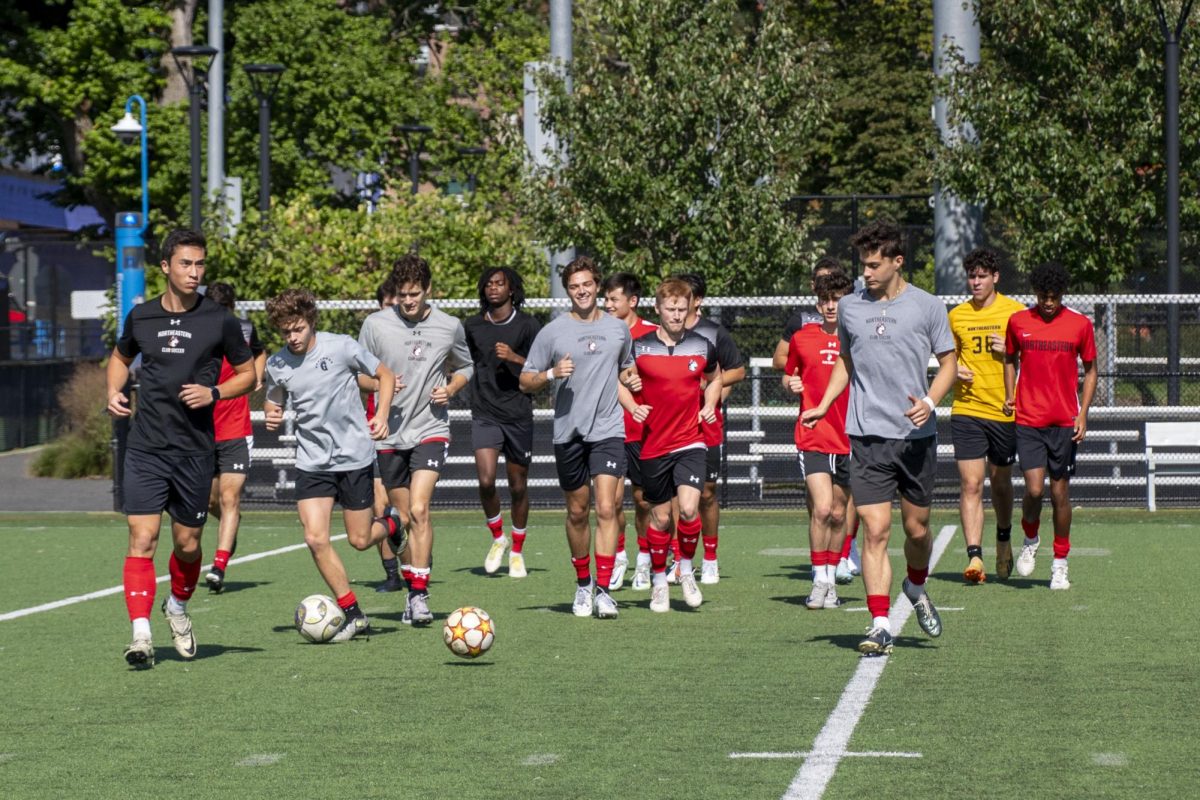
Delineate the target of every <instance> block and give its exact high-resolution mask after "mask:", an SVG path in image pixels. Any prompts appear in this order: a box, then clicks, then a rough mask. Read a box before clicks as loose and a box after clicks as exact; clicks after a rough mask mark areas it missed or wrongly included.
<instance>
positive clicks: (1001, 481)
mask: <svg viewBox="0 0 1200 800" xmlns="http://www.w3.org/2000/svg"><path fill="white" fill-rule="evenodd" d="M988 472H989V473H990V474H989V479H990V482H991V485H992V510H993V511H995V512H996V576H997V577H998V578H1000V580H1008V576H1009V575H1010V574H1011V573H1012V565H1013V555H1012V512H1013V483H1012V465H1011V464H1010V465H1008V466H1003V467H1002V466H999V465H997V464H992V463H991V462H989V463H988Z"/></svg>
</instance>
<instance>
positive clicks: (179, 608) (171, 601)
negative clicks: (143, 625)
mask: <svg viewBox="0 0 1200 800" xmlns="http://www.w3.org/2000/svg"><path fill="white" fill-rule="evenodd" d="M167 612H168V613H171V614H186V613H187V601H186V600H180V599H179V598H177V597H176V596H175V595H174V594H169V595H167Z"/></svg>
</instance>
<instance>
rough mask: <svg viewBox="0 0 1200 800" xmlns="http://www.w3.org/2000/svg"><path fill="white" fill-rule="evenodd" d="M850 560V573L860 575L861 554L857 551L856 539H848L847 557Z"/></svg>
mask: <svg viewBox="0 0 1200 800" xmlns="http://www.w3.org/2000/svg"><path fill="white" fill-rule="evenodd" d="M847 560H848V561H849V562H850V574H851V575H854V576H858V575H862V556H860V555H859V553H858V539H857V538H854V539H851V540H850V557H849V559H847Z"/></svg>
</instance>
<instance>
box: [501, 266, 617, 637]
mask: <svg viewBox="0 0 1200 800" xmlns="http://www.w3.org/2000/svg"><path fill="white" fill-rule="evenodd" d="M600 281H601V275H600V269H599V268H598V267H597V266H596V264H595V262H593V261H592V260H591V259H590V258H588V257H587V256H580V257H578V258H576V259H574V260H573V261H571V263H569V264H567V266H566V267H564V268H563V271H562V283H563V287H564V288H566V290H567V296H568V297H569V298H570V300H571V311H570V313H568V314H562V315H561V316H559V317H557V318H556V319H554V320H553V321H552V322H550V323H549V324H548V325H546V327H544V328H542V330H541V332H540V333H539V334H538V335H537V338H536V339H534V341H533V347H532V348H531V349H530V351H529V357H528V358H527V359H526V360H525V367H524V368H523V370H522V372H521V390H522V391H525V392H536V391H539V390H541V389H544V388H545V387H547V386H553V391H554V461H555V467H556V468H557V470H558V485H559V486H560V487H562V490H563V494H564V496H565V497H566V503H567V521H566V530H567V545H568V546H569V547H570V550H571V564H572V566H574V567H575V582H576V589H575V600H574V602H573V603H572V604H571V611H572V612H573V613H574V614H575V616H577V617H590V616H591V615H592V611H593V609H594V610H595V613H596V616H597V617H599V618H601V619H612V618H615V617H616V616H617V603H616V601H615V600H613V599H612V596H611V595H610V594H609V593H608V588H607V587H608V585H609V583H610V581H611V580H612V571H613V563H614V562H615V560H616V549H617V511H616V497H617V484H618V483H620V482H621V481H623V480H624V476H625V423H624V420H623V418H622V416H621V406H620V405H619V404H618V400H617V389H618V384H617V378H618V375H619V373H620V371H621V370H623V369H628V368H629V367H630V366H632V365H633V355H632V352H631V351H632V342H633V339H632V338H631V337H630V335H629V327H628V326H627V325H626V324H625V323H623V322H621V321H620V320H619V319H616V318H615V317H610V316H609V315H608V314H605V313H604V312H603V311H601V310H600V307H599V306H598V305H597V300H598V298H599V294H600ZM589 481H591V482H594V483H595V485H596V495H595V507H596V580H595V582H594V583H593V581H592V574H591V557H590V552H591V541H590V540H591V531H590V528H589V521H588V511H589V508H590V506H591V505H592V489H591V486H590V485H589Z"/></svg>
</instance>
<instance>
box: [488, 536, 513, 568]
mask: <svg viewBox="0 0 1200 800" xmlns="http://www.w3.org/2000/svg"><path fill="white" fill-rule="evenodd" d="M507 549H508V537H507V536H501V537H500V538H498V539H492V546H491V547H490V548H488V554H487V558H485V559H484V560H483V571H484V572H486V573H487V574H488V575H491V574H492V573H493V572H495V571H496V570H498V569H500V562H501V561H503V560H504V551H505V550H507Z"/></svg>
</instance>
